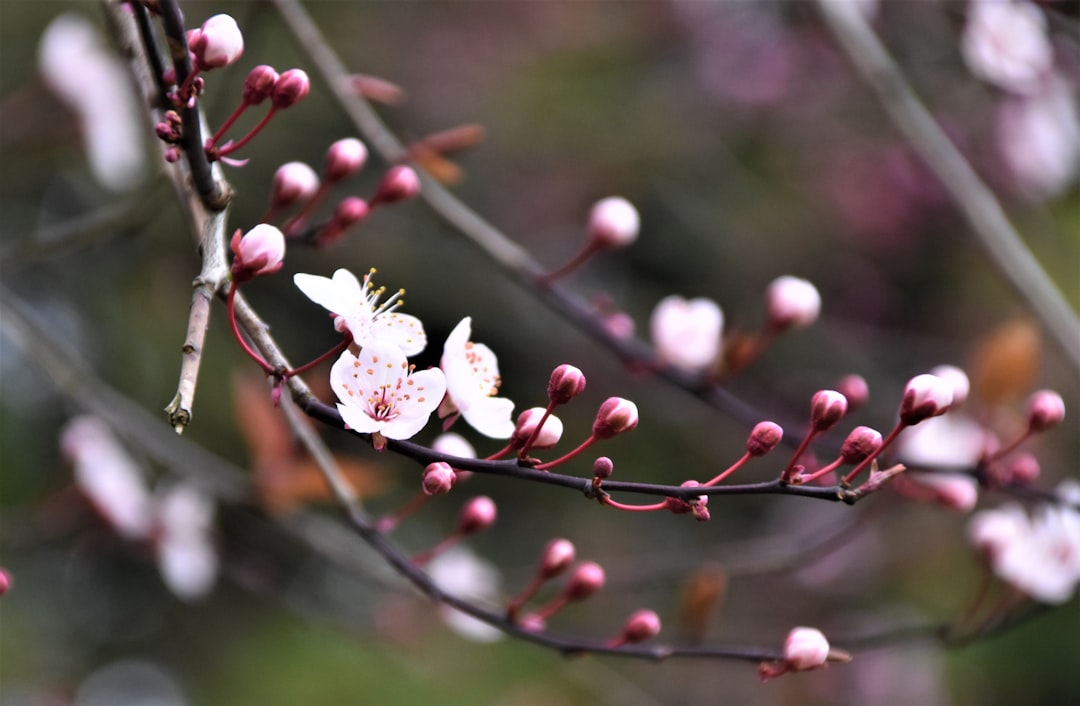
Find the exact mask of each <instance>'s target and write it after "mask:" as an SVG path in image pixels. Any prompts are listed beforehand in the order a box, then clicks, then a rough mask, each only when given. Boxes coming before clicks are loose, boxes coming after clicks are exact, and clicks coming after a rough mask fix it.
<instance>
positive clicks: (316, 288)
mask: <svg viewBox="0 0 1080 706" xmlns="http://www.w3.org/2000/svg"><path fill="white" fill-rule="evenodd" d="M293 284H295V285H296V286H297V288H299V290H300V291H301V292H303V293H304V296H306V297H307V298H308V299H310V300H311V301H313V302H315V303H316V304H318V305H319V306H321V307H323V308H324V309H327V310H328V311H332V312H334V313H335V314H340V313H341V309H342V301H341V297H340V296H338V293H337V287H335V286H334V282H333V280H331V279H330V278H328V277H320V276H318V275H309V274H304V273H303V272H298V273H296V274H295V275H293Z"/></svg>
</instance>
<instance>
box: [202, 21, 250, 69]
mask: <svg viewBox="0 0 1080 706" xmlns="http://www.w3.org/2000/svg"><path fill="white" fill-rule="evenodd" d="M192 39H193V40H194V44H193V45H192V44H191V43H190V42H189V46H190V48H191V51H192V52H193V53H194V54H195V61H196V64H197V65H198V67H199V69H201V70H203V71H205V70H207V69H216V68H221V67H222V66H228V65H229V64H231V63H233V62H234V61H236V60H237V59H239V58H240V55H241V54H243V53H244V35H243V34H241V33H240V28H239V27H238V26H237V24H236V20H234V19H233V18H232V17H230V16H229V15H214V16H213V17H211V18H210V19H208V20H207V21H206V22H203V25H202V27H201V28H200V30H199V31H196V32H193V33H192Z"/></svg>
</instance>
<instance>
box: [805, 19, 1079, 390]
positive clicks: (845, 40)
mask: <svg viewBox="0 0 1080 706" xmlns="http://www.w3.org/2000/svg"><path fill="white" fill-rule="evenodd" d="M817 6H818V9H819V11H820V12H821V16H822V18H823V19H824V20H825V25H826V26H827V27H828V28H829V30H830V31H831V32H832V34H833V36H834V37H835V39H836V41H837V44H839V45H840V46H841V48H843V50H844V51H845V52H846V53H847V56H848V59H850V61H851V63H852V64H854V65H855V68H856V69H857V70H858V71H859V73H860V74H861V75H862V77H863V79H864V80H865V81H866V83H867V84H868V85H869V86H870V88H871V89H872V90H873V91H874V93H875V94H876V95H877V98H878V100H879V101H880V102H881V104H882V107H884V108H885V112H886V113H887V114H888V115H889V117H890V118H891V119H892V121H893V123H894V125H895V126H896V128H897V129H898V130H899V131H900V132H901V133H902V134H903V135H904V137H906V138H907V140H908V142H909V143H910V144H911V146H912V147H913V148H914V149H915V151H916V152H918V154H919V156H921V157H922V159H923V161H924V162H926V164H927V166H929V167H930V169H931V171H933V172H934V174H936V175H937V177H938V180H939V181H940V182H941V184H942V186H944V188H945V190H946V191H947V192H948V193H949V195H950V196H951V197H952V199H953V201H954V202H955V203H956V205H957V206H958V207H959V209H960V211H961V213H962V214H963V216H964V218H965V219H966V220H967V222H968V226H969V227H970V228H971V232H972V234H973V235H974V236H975V238H976V240H977V241H978V243H979V245H981V246H982V248H983V250H984V251H985V253H986V254H987V256H988V257H989V258H990V261H991V262H992V263H993V265H994V266H995V267H996V268H997V270H998V272H1000V273H1001V275H1002V276H1003V277H1004V278H1005V279H1006V280H1007V281H1008V282H1009V283H1010V284H1011V285H1012V286H1013V287H1014V288H1015V289H1016V291H1017V292H1018V293H1019V294H1020V296H1021V297H1022V298H1023V299H1024V300H1025V301H1026V302H1027V304H1028V306H1029V307H1030V308H1031V310H1032V311H1033V312H1034V313H1035V315H1036V316H1037V317H1038V319H1039V321H1040V322H1041V323H1042V326H1043V329H1044V330H1045V331H1046V333H1047V334H1048V335H1049V336H1050V337H1051V338H1052V339H1053V340H1054V341H1055V342H1056V343H1057V345H1058V348H1059V349H1060V351H1061V353H1062V354H1063V355H1064V357H1065V359H1066V360H1067V361H1068V362H1069V364H1070V365H1072V367H1073V368H1074V369H1075V370H1076V371H1077V372H1080V345H1077V342H1078V341H1080V318H1078V317H1077V315H1076V313H1075V312H1074V311H1073V310H1072V308H1071V307H1070V306H1069V304H1068V302H1067V301H1066V300H1065V298H1064V297H1063V296H1062V295H1061V292H1060V291H1059V290H1058V288H1057V287H1055V285H1054V284H1053V282H1052V281H1051V280H1050V277H1049V276H1048V275H1047V274H1046V271H1045V270H1044V269H1043V268H1042V266H1041V265H1039V262H1038V261H1037V260H1036V259H1035V257H1034V256H1033V255H1032V254H1031V251H1030V250H1029V249H1028V248H1027V247H1026V246H1025V245H1024V241H1023V239H1022V238H1021V237H1020V234H1019V233H1018V232H1017V230H1016V228H1015V227H1014V226H1013V225H1012V223H1011V222H1010V221H1009V219H1008V216H1006V215H1005V210H1004V209H1003V208H1002V206H1001V203H1000V202H999V201H998V199H997V197H996V196H994V193H993V192H992V191H991V190H990V188H989V187H988V186H987V185H986V184H985V183H984V182H983V181H982V180H981V179H980V178H979V176H978V174H976V173H975V170H974V169H973V168H972V167H971V165H970V164H969V163H968V161H967V160H966V159H965V158H964V156H963V154H962V153H961V152H960V150H959V149H957V147H956V146H955V145H954V144H953V143H952V141H951V140H949V137H948V136H947V135H946V134H945V131H944V130H942V129H941V127H940V126H939V125H938V123H937V122H936V121H935V120H934V118H933V116H932V115H931V114H930V112H929V111H928V110H927V109H926V106H925V105H923V103H922V101H920V100H919V98H918V96H917V95H916V94H915V91H914V90H913V89H912V88H911V86H910V84H908V82H907V80H906V79H905V78H904V75H903V73H902V72H901V71H900V69H899V68H898V67H897V66H896V63H895V62H894V61H893V59H892V57H891V56H889V53H888V51H887V50H886V49H885V47H884V45H883V44H882V43H881V41H880V40H879V39H878V37H877V35H876V34H875V33H874V30H873V29H872V28H871V27H870V25H869V24H868V23H867V21H866V19H865V17H863V15H862V14H861V13H859V12H857V11H854V10H853V8H851V7H849V6H847V5H845V4H844V3H838V2H830V0H817Z"/></svg>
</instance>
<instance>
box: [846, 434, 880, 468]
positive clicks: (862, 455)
mask: <svg viewBox="0 0 1080 706" xmlns="http://www.w3.org/2000/svg"><path fill="white" fill-rule="evenodd" d="M881 443H882V439H881V432H879V431H877V430H876V429H871V428H870V427H855V428H854V429H852V430H851V433H850V434H848V436H847V438H846V439H844V443H843V445H842V446H841V447H840V457H841V458H842V459H843V460H844V463H862V462H863V461H865V460H866V459H867V458H869V457H870V456H872V455H874V454H875V453H877V452H878V449H880V448H881Z"/></svg>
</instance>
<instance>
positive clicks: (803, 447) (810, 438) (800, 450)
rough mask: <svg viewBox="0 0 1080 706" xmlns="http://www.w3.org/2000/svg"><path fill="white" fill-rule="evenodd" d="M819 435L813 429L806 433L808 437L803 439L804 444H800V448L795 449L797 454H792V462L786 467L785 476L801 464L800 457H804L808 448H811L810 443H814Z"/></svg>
mask: <svg viewBox="0 0 1080 706" xmlns="http://www.w3.org/2000/svg"><path fill="white" fill-rule="evenodd" d="M817 435H818V433H817V432H816V431H814V430H813V429H811V430H810V431H808V432H807V433H806V436H804V437H803V440H802V442H801V443H800V444H799V448H797V449H795V453H793V454H791V460H790V461H788V464H787V466H785V467H784V473H783V475H784V476H786V475H787V474H788V472H789V471H791V469H792V468H794V467H795V464H796V463H798V462H799V457H800V456H802V455H803V453H804V452H805V451H806V449H807V447H808V446H810V442H811V441H813V440H814V437H815V436H817Z"/></svg>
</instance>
